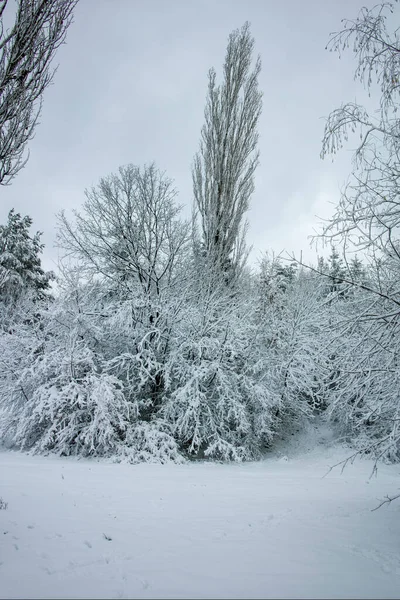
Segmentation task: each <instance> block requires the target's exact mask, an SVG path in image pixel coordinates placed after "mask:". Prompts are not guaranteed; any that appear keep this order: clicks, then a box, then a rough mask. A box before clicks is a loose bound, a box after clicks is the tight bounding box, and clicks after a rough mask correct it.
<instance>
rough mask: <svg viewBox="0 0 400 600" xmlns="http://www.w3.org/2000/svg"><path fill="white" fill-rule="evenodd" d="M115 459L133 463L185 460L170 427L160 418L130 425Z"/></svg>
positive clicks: (162, 462)
mask: <svg viewBox="0 0 400 600" xmlns="http://www.w3.org/2000/svg"><path fill="white" fill-rule="evenodd" d="M115 460H117V461H127V462H130V463H133V464H136V463H140V462H151V463H161V464H165V463H167V462H175V463H182V462H184V459H183V457H182V455H181V454H180V452H179V448H178V445H177V443H176V441H175V439H174V437H173V436H172V433H171V431H170V428H169V427H168V426H167V425H166V424H165V423H164V422H163V421H160V420H155V421H152V422H150V423H148V422H146V421H142V422H140V421H138V422H136V423H134V424H132V425H130V426H129V427H128V429H127V431H126V434H125V437H124V441H123V443H120V444H119V447H118V448H117V451H116V454H115Z"/></svg>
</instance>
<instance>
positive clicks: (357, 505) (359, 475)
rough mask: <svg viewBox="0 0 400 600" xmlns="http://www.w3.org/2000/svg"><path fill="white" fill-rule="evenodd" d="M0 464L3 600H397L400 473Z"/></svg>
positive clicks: (335, 455) (16, 456)
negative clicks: (390, 497)
mask: <svg viewBox="0 0 400 600" xmlns="http://www.w3.org/2000/svg"><path fill="white" fill-rule="evenodd" d="M347 454H348V451H347V450H344V449H332V448H330V449H327V448H326V447H321V448H319V449H318V448H317V449H314V450H313V451H312V452H309V453H305V454H304V453H303V454H302V455H301V454H300V455H297V457H291V456H290V454H289V459H288V460H286V457H282V458H280V459H279V458H277V457H276V456H275V457H272V458H269V459H267V460H265V461H262V462H254V463H244V464H216V463H201V462H198V463H189V464H186V465H183V466H182V465H173V464H171V465H164V466H162V465H152V464H141V465H136V466H132V465H126V464H113V463H108V462H105V461H90V460H75V459H63V458H57V457H43V456H40V457H38V456H29V455H24V454H21V453H13V452H2V453H1V454H0V492H1V493H0V495H1V496H2V497H3V498H4V500H5V501H7V502H8V508H7V510H1V511H0V535H1V538H0V597H1V598H90V597H91V598H185V597H188V598H227V597H229V598H288V597H291V598H305V597H308V598H331V597H335V598H383V597H385V598H396V597H397V598H398V597H399V595H400V518H399V517H400V503H393V504H392V505H390V506H384V507H382V508H381V509H379V510H378V511H375V512H371V509H372V508H374V507H375V506H376V505H377V504H378V503H379V500H380V499H382V498H383V497H384V496H385V494H386V493H394V492H395V491H397V490H398V486H399V483H398V482H399V479H398V476H399V471H400V467H399V465H391V466H388V465H382V466H381V467H380V468H379V472H378V477H374V478H372V479H369V475H370V473H371V468H372V462H370V461H367V460H360V461H357V462H356V463H355V464H354V465H353V466H349V467H347V468H346V469H345V471H344V473H343V474H341V472H340V468H339V469H335V470H334V471H333V472H331V473H330V474H329V475H327V476H326V477H323V475H324V474H325V473H326V472H327V469H328V467H329V466H330V465H333V464H335V462H337V461H338V460H340V459H341V458H343V457H345V456H346V455H347Z"/></svg>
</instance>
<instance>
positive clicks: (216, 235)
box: [192, 23, 262, 281]
mask: <svg viewBox="0 0 400 600" xmlns="http://www.w3.org/2000/svg"><path fill="white" fill-rule="evenodd" d="M253 48H254V39H253V38H252V37H251V34H250V26H249V23H245V25H244V26H243V27H242V28H241V29H237V30H235V31H233V32H232V33H231V34H230V36H229V42H228V48H227V52H226V57H225V63H224V69H223V72H224V77H223V83H222V84H221V85H217V82H216V72H215V70H214V69H211V70H210V72H209V76H208V96H207V104H206V108H205V115H204V116H205V124H204V125H203V128H202V131H201V140H200V149H199V152H198V153H197V154H196V156H195V159H194V165H193V171H192V175H193V193H194V202H195V206H194V222H195V226H196V227H197V226H198V221H200V234H199V236H200V239H199V240H198V252H199V253H200V254H201V255H202V256H203V257H204V258H205V260H206V263H207V265H208V268H209V269H211V270H214V271H215V273H216V275H217V276H221V275H222V274H225V277H226V278H227V279H228V281H229V280H231V279H232V278H234V277H235V275H237V271H238V270H239V271H240V267H241V266H243V263H244V262H245V259H246V257H247V255H246V251H245V240H244V235H245V232H246V224H245V220H244V219H245V213H246V211H247V210H248V208H249V200H250V197H251V194H252V193H253V190H254V172H255V169H256V167H257V165H258V156H259V154H258V150H257V143H258V131H257V125H258V120H259V117H260V114H261V108H262V100H261V99H262V93H261V92H260V91H259V89H258V75H259V73H260V70H261V61H260V58H259V57H258V58H257V60H256V62H255V65H254V67H252V60H253Z"/></svg>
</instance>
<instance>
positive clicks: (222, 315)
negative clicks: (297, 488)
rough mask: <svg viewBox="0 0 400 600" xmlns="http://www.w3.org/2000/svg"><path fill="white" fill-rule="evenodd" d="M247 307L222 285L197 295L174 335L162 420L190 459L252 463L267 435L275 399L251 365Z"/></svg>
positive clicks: (251, 338) (255, 365) (253, 341)
mask: <svg viewBox="0 0 400 600" xmlns="http://www.w3.org/2000/svg"><path fill="white" fill-rule="evenodd" d="M251 311H252V307H251V300H250V301H248V302H246V301H245V299H244V297H243V296H241V295H240V293H239V292H238V293H237V294H236V297H235V298H232V295H231V291H229V290H228V289H226V288H224V286H223V285H222V286H221V287H220V288H219V289H214V290H213V291H210V290H208V289H205V290H203V293H202V292H201V290H200V291H197V293H196V295H195V297H194V298H192V299H191V301H190V300H189V301H188V303H187V306H186V310H185V313H184V316H183V317H182V319H181V322H180V326H179V329H177V330H176V334H175V337H174V339H173V345H172V347H171V350H170V354H169V359H168V362H167V364H166V376H165V380H166V398H165V400H164V403H163V406H162V408H161V411H160V415H161V416H162V418H164V419H165V420H166V421H167V422H168V423H170V425H171V428H172V431H173V432H174V436H175V437H176V439H177V440H178V441H179V444H180V445H181V447H183V448H184V449H185V450H186V451H187V452H188V453H189V454H193V455H195V456H204V457H209V458H218V459H223V460H230V459H233V460H243V459H249V458H253V457H255V456H257V455H258V454H259V452H260V450H261V448H262V447H263V446H264V445H265V444H266V443H268V442H269V441H270V439H271V437H272V435H273V423H272V422H273V411H274V408H275V407H276V402H277V398H276V395H275V394H274V393H273V391H271V389H270V388H269V386H268V381H267V380H265V379H264V380H263V376H262V374H261V373H260V372H262V370H263V367H265V364H263V365H262V366H261V365H260V364H259V363H258V362H257V360H255V359H254V347H256V348H257V340H256V339H255V336H256V330H255V328H254V327H252V317H251Z"/></svg>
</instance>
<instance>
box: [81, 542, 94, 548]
mask: <svg viewBox="0 0 400 600" xmlns="http://www.w3.org/2000/svg"><path fill="white" fill-rule="evenodd" d="M83 543H84V544H85V546H87V547H88V548H91V547H92V544H91V543H90V542H88V541H87V540H85V541H84V542H83Z"/></svg>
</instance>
